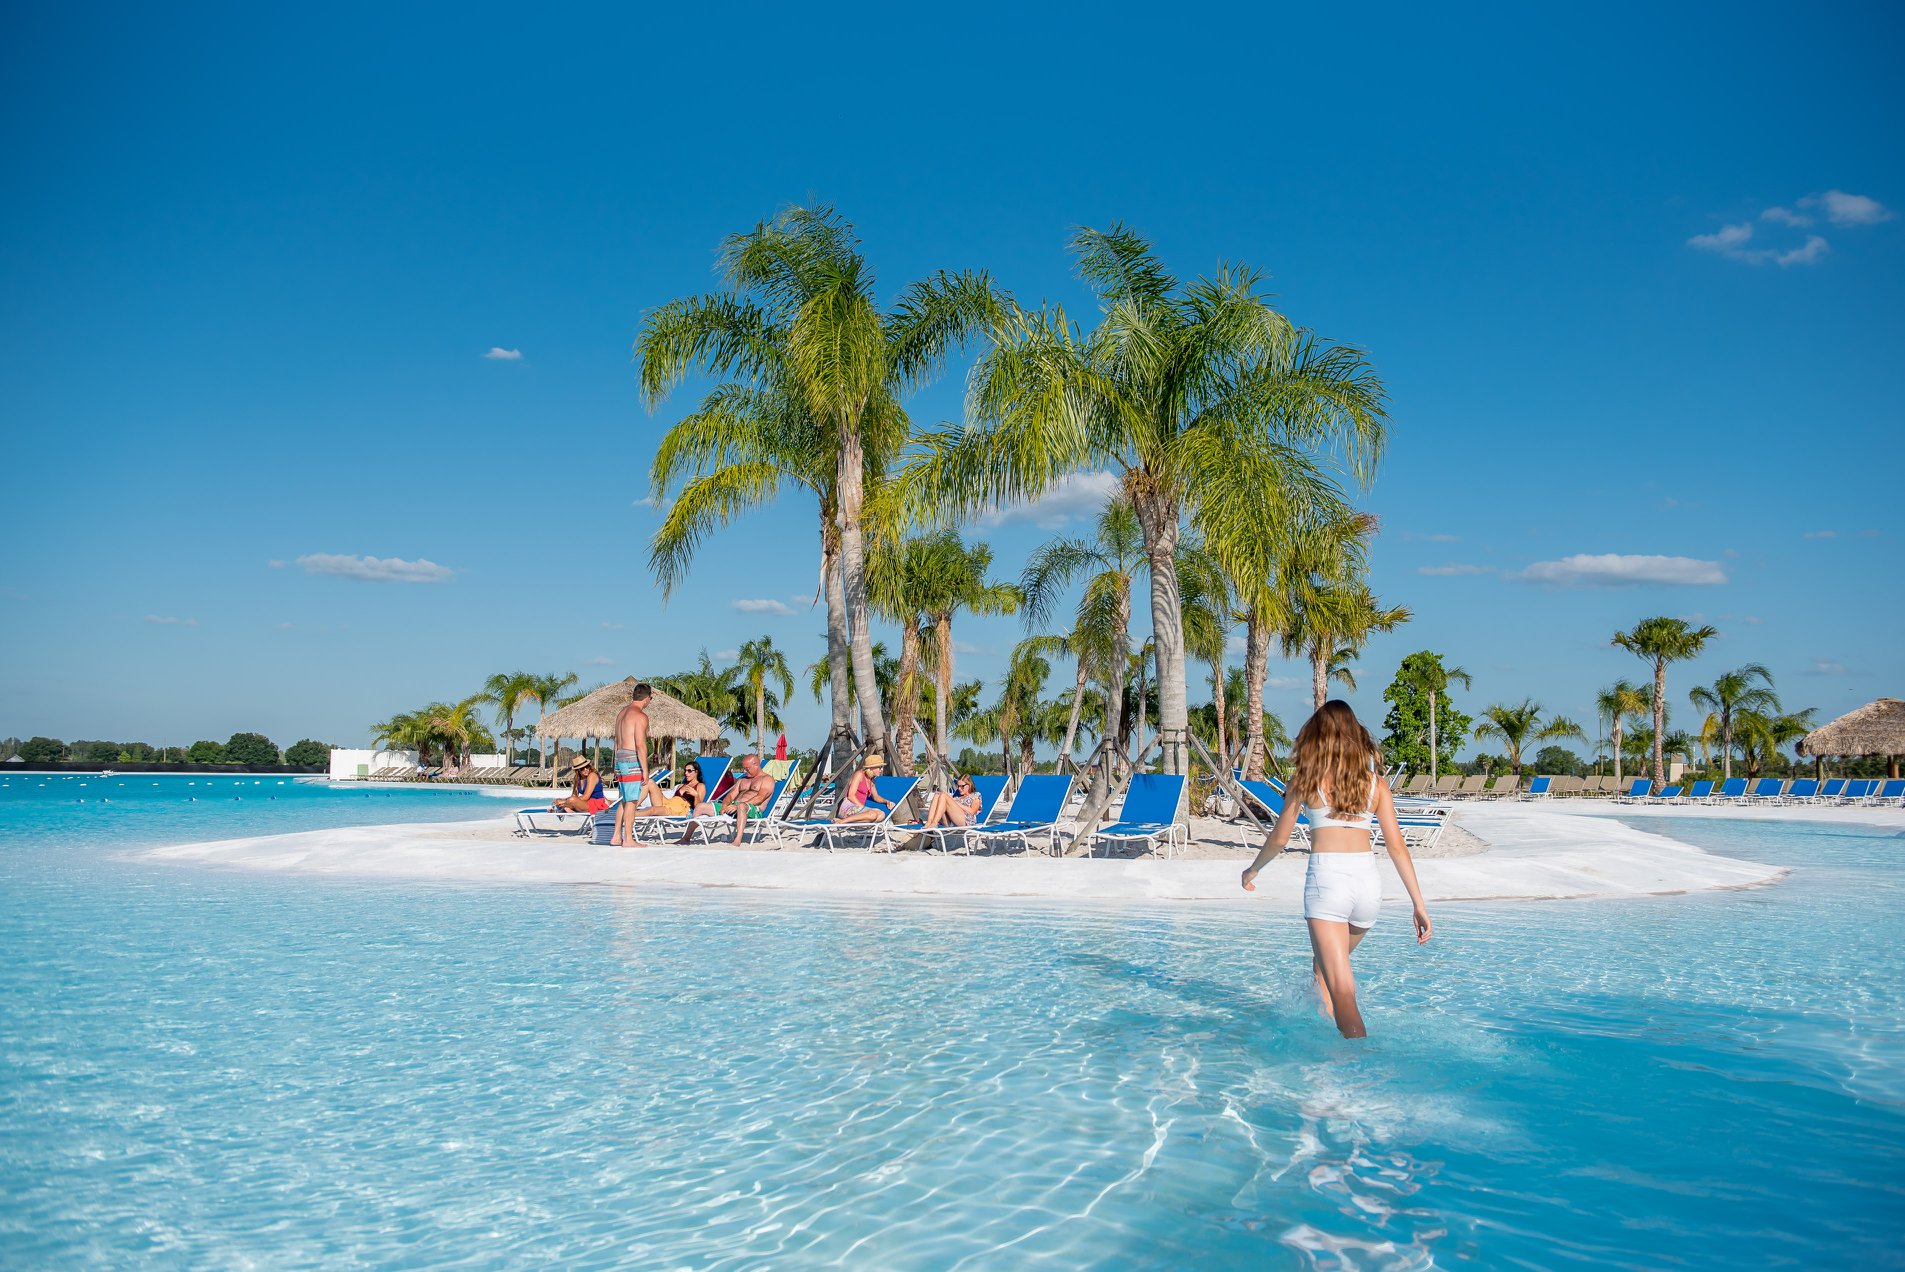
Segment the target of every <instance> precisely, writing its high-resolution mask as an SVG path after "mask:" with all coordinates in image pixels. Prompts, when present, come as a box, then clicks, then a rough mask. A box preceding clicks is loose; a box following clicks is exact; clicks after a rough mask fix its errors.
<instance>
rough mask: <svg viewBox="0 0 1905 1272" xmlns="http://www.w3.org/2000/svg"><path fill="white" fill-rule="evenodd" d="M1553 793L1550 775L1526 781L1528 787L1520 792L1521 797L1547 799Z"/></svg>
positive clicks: (1552, 782)
mask: <svg viewBox="0 0 1905 1272" xmlns="http://www.w3.org/2000/svg"><path fill="white" fill-rule="evenodd" d="M1553 794H1554V779H1553V778H1552V777H1537V778H1535V779H1534V780H1533V781H1531V782H1529V783H1528V789H1527V790H1525V791H1523V792H1522V793H1521V798H1523V799H1548V798H1550V797H1551V796H1552V795H1553Z"/></svg>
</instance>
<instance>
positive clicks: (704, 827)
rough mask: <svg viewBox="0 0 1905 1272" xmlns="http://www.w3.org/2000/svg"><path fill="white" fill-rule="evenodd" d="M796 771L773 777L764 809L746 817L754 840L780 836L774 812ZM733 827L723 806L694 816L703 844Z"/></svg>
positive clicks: (696, 830) (729, 816)
mask: <svg viewBox="0 0 1905 1272" xmlns="http://www.w3.org/2000/svg"><path fill="white" fill-rule="evenodd" d="M798 771H799V770H798V769H797V768H790V769H788V770H787V776H786V777H777V778H775V779H774V789H773V790H772V791H771V792H769V793H768V796H767V803H766V805H765V806H764V807H765V808H766V811H765V812H763V813H761V814H760V815H759V816H755V817H749V818H748V819H747V825H748V829H749V830H752V831H753V832H754V838H755V839H756V840H759V839H760V838H761V836H763V835H773V836H774V838H775V839H777V840H778V839H779V838H780V830H779V824H780V823H779V820H778V819H777V818H776V817H775V815H774V814H775V811H776V810H777V809H779V808H780V805H781V796H782V795H784V794H785V793H786V792H787V788H788V786H789V785H790V784H791V783H792V782H793V780H794V777H795V775H796V774H797V773H798ZM637 824H638V825H639V824H640V823H639V822H638V823H637ZM733 829H734V814H733V813H731V812H728V811H727V810H726V809H725V808H723V810H722V811H721V812H718V813H712V814H710V815H708V816H706V817H697V818H695V830H694V833H695V834H696V835H698V836H699V837H700V839H701V842H702V843H704V844H705V843H712V842H713V840H714V835H715V833H716V832H717V831H718V832H719V833H721V834H723V835H726V834H731V833H733ZM743 833H745V832H743Z"/></svg>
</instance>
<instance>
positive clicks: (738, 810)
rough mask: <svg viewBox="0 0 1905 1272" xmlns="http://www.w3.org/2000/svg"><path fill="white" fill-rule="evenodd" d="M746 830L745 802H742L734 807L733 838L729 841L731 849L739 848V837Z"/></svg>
mask: <svg viewBox="0 0 1905 1272" xmlns="http://www.w3.org/2000/svg"><path fill="white" fill-rule="evenodd" d="M746 830H747V801H746V800H742V801H741V802H740V803H738V804H736V805H735V806H734V838H733V839H731V840H729V841H728V842H729V844H730V845H731V846H732V847H735V848H739V847H740V846H741V835H742V834H743V833H744V832H745V831H746Z"/></svg>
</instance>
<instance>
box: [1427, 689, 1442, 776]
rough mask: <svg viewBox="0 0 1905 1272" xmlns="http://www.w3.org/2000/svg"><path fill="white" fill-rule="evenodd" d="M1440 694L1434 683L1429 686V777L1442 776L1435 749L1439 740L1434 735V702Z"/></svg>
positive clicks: (1439, 759)
mask: <svg viewBox="0 0 1905 1272" xmlns="http://www.w3.org/2000/svg"><path fill="white" fill-rule="evenodd" d="M1441 696H1442V691H1441V690H1439V689H1437V688H1436V687H1435V686H1434V685H1431V686H1429V776H1430V777H1441V776H1442V755H1441V753H1440V752H1439V751H1438V750H1437V749H1436V743H1437V742H1438V741H1439V739H1438V738H1437V737H1436V735H1435V703H1436V699H1438V698H1440V697H1441Z"/></svg>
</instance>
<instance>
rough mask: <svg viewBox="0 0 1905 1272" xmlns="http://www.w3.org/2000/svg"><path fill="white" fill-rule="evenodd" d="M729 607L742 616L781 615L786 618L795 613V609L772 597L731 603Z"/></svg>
mask: <svg viewBox="0 0 1905 1272" xmlns="http://www.w3.org/2000/svg"><path fill="white" fill-rule="evenodd" d="M728 605H729V606H730V607H731V608H733V609H734V610H735V611H736V612H738V613H742V614H779V615H782V616H785V615H788V614H792V613H793V612H794V609H793V607H792V606H791V605H789V604H788V603H787V602H786V601H777V600H775V599H774V598H773V597H771V596H765V597H760V598H758V599H756V600H739V601H729V602H728Z"/></svg>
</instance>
